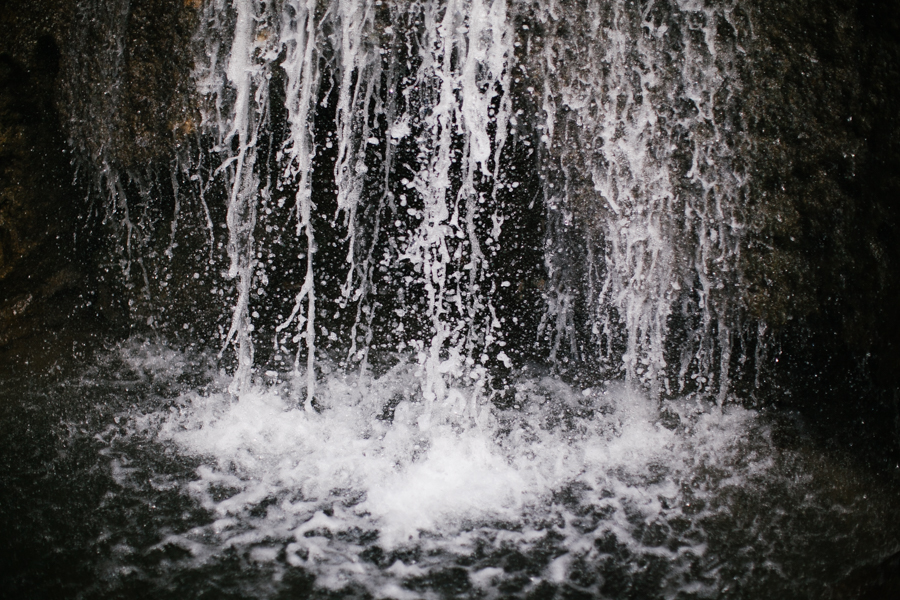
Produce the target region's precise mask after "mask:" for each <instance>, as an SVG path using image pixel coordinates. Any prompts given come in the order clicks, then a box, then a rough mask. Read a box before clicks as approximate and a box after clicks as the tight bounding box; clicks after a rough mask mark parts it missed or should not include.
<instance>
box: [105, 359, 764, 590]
mask: <svg viewBox="0 0 900 600" xmlns="http://www.w3.org/2000/svg"><path fill="white" fill-rule="evenodd" d="M136 360H139V358H137V357H136ZM418 368H419V369H423V368H424V366H419V367H418ZM414 369H415V367H413V368H410V367H397V368H395V369H394V370H392V371H391V372H389V373H388V374H386V375H384V376H382V377H380V378H372V377H370V376H360V375H353V376H349V375H333V376H330V377H328V378H324V379H323V380H322V381H320V385H319V395H318V396H317V398H318V410H317V411H314V412H312V413H310V412H307V411H305V410H304V409H303V406H302V404H303V402H302V394H303V388H304V385H305V381H304V378H303V377H302V376H300V377H299V378H297V379H296V380H294V379H292V375H291V373H290V372H288V373H284V374H275V373H271V374H269V375H268V376H267V378H268V383H266V382H263V381H260V382H257V383H256V384H254V385H252V386H250V387H249V388H248V389H247V390H245V392H244V393H243V394H241V396H240V397H239V398H237V399H235V398H234V397H233V396H232V395H231V394H230V393H228V392H227V386H228V384H229V380H228V378H224V379H222V380H221V381H220V382H219V383H216V382H213V383H211V384H210V385H208V386H206V389H205V391H202V392H197V391H191V392H188V393H186V394H184V395H182V396H181V397H180V398H177V399H176V400H175V401H174V402H173V403H171V405H170V408H168V409H167V410H163V411H158V412H157V411H152V412H150V413H148V414H145V415H136V414H131V415H128V416H123V417H124V419H125V420H124V421H122V422H121V423H122V424H125V426H124V429H123V426H122V424H120V425H117V426H114V427H111V428H110V429H109V430H108V431H107V432H106V433H104V434H102V435H101V439H103V440H104V441H105V442H106V443H108V444H109V447H110V456H114V457H120V458H117V459H115V460H114V464H119V465H121V467H120V468H119V469H117V472H118V473H119V475H118V476H117V480H118V483H119V485H121V486H123V488H125V489H129V488H131V487H133V486H135V485H138V486H139V485H141V481H142V480H143V478H144V477H142V476H140V475H137V474H136V473H134V472H133V471H130V470H129V469H127V468H122V467H124V465H125V464H127V463H128V460H127V457H128V455H129V454H130V453H132V452H133V450H131V449H130V448H131V445H133V444H134V443H135V442H137V443H138V445H139V446H140V445H141V444H145V443H150V444H152V445H157V446H159V447H160V451H163V450H162V449H163V448H166V447H173V448H174V449H176V451H177V452H178V454H180V455H182V456H194V457H197V458H199V459H200V460H201V462H200V465H199V466H198V468H197V469H196V470H195V471H194V473H193V475H192V476H191V477H188V478H187V479H182V480H180V481H179V480H174V481H171V482H170V483H168V484H164V485H163V487H165V488H167V489H171V488H173V486H174V489H175V490H176V491H177V492H178V493H181V494H185V495H188V496H190V497H191V498H193V499H194V500H195V501H196V502H197V503H198V504H199V506H201V507H202V508H203V509H205V510H206V511H208V514H209V517H208V518H207V519H206V520H205V523H204V524H201V525H197V526H196V527H193V528H189V529H185V528H184V527H175V528H174V531H172V530H169V532H168V533H166V531H167V529H165V528H164V529H163V530H161V532H160V537H159V541H158V543H157V544H156V545H155V546H154V547H155V548H157V549H158V550H159V551H160V552H164V553H165V554H166V555H172V556H182V557H183V558H182V559H181V560H180V561H179V562H178V563H177V564H172V565H171V567H172V569H174V571H173V572H174V573H177V572H179V571H183V570H185V569H187V570H190V569H197V568H202V565H204V564H208V563H214V562H215V561H216V560H217V559H218V557H221V556H222V555H223V553H228V552H237V553H238V554H239V555H241V556H247V557H249V560H250V563H251V564H253V565H256V566H255V567H254V568H258V569H262V570H263V572H271V574H272V577H273V579H272V581H273V582H274V585H275V588H274V589H277V588H278V583H277V582H278V581H280V578H281V577H283V576H284V575H285V574H286V573H288V572H289V571H290V570H291V569H295V570H297V569H299V570H301V572H308V573H311V574H312V575H313V576H314V577H315V585H316V588H317V589H320V590H333V591H341V592H342V593H355V592H353V590H360V589H362V590H366V591H367V592H368V593H370V594H372V595H374V596H375V597H390V598H403V597H410V598H412V597H423V596H422V594H424V595H425V596H428V597H431V596H434V597H443V596H445V595H446V594H447V593H448V591H447V589H441V584H440V583H435V582H437V581H438V580H439V579H440V578H441V577H442V575H441V574H442V573H446V572H447V571H448V570H450V571H453V569H457V570H459V571H460V573H461V574H459V575H458V578H460V582H461V583H459V585H463V586H464V587H466V588H467V589H469V590H470V591H471V592H472V593H475V591H476V590H478V592H477V593H483V594H487V595H488V596H489V597H493V596H496V595H498V594H499V593H500V592H501V591H502V590H503V589H504V588H507V589H517V590H519V591H521V592H522V593H526V592H529V591H530V590H535V589H538V588H539V587H540V585H542V582H544V583H543V585H550V584H552V585H562V584H564V583H566V582H573V581H574V582H577V581H579V577H581V576H580V575H579V573H581V572H582V571H585V570H586V571H585V572H588V573H594V574H597V573H602V574H603V575H602V576H601V577H595V576H591V577H588V578H587V579H585V582H584V583H583V587H584V590H582V591H583V592H586V593H590V592H591V591H593V593H595V594H596V593H600V587H599V586H603V585H609V584H610V583H609V582H610V581H613V580H615V579H616V578H624V580H629V579H630V578H632V577H636V578H637V580H641V579H642V578H643V577H644V575H642V574H641V573H640V569H638V571H635V572H631V570H632V567H636V565H639V564H641V563H642V562H643V561H647V560H655V561H659V563H660V569H659V572H657V573H656V574H655V575H654V576H653V577H652V578H651V579H653V580H654V582H655V583H654V585H655V586H656V590H657V591H658V592H659V593H660V594H661V595H660V597H676V596H677V595H678V593H679V592H684V591H690V592H692V593H696V594H700V595H703V594H707V595H709V594H714V592H715V590H717V589H720V588H721V585H722V581H720V578H719V576H718V575H717V574H716V572H717V569H718V566H716V560H715V559H714V558H712V557H708V556H707V546H708V544H709V539H708V536H709V532H708V531H706V529H705V527H707V525H706V523H707V522H711V521H715V519H716V518H718V517H719V516H720V515H722V514H727V513H728V512H729V511H730V510H731V509H730V506H729V505H730V502H731V500H730V499H729V495H730V494H732V493H733V490H738V489H746V488H752V487H753V486H754V485H759V484H762V483H763V482H766V481H767V480H770V479H771V478H772V473H771V471H772V469H773V468H774V462H773V457H772V456H771V455H770V453H768V452H767V451H766V448H768V447H769V445H770V444H771V432H770V430H769V428H768V427H767V426H765V425H763V424H762V423H761V422H760V421H759V418H758V416H757V415H756V414H755V413H753V412H752V411H747V410H744V409H740V408H737V407H733V408H729V409H725V410H723V409H720V408H718V407H716V406H715V405H714V404H711V403H708V402H701V401H698V400H690V401H678V402H671V403H669V404H668V405H667V406H666V407H665V408H664V409H662V410H661V409H660V408H659V407H658V405H657V403H656V402H655V401H653V400H651V399H649V398H648V397H647V396H646V395H643V394H638V393H635V392H634V391H629V390H628V389H626V388H624V387H619V386H609V387H607V386H600V387H597V388H587V389H579V388H573V387H570V386H568V385H566V384H564V383H562V382H560V381H559V380H558V379H554V378H523V379H521V380H520V381H518V383H517V391H516V397H515V402H516V405H515V406H514V407H510V409H507V410H501V409H497V408H495V407H493V406H492V405H491V404H490V403H485V402H483V399H480V398H479V397H478V391H477V390H475V389H473V388H471V387H468V388H458V387H456V388H452V389H450V390H449V391H448V393H447V394H446V396H445V398H444V400H443V401H442V402H441V403H440V404H439V406H437V407H435V406H431V405H430V404H429V403H427V402H425V401H424V400H425V398H424V393H425V392H424V389H425V383H424V380H423V378H422V377H421V371H420V372H419V373H416V372H415V371H414ZM282 378H283V379H282ZM426 422H427V424H428V426H427V427H426V426H423V424H425V423H426ZM123 433H124V434H125V435H124V436H123ZM141 440H144V441H141ZM164 452H165V451H164ZM136 477H137V479H136ZM776 479H777V478H776ZM151 480H153V481H164V480H166V478H165V476H164V475H163V474H156V475H154V476H153V477H151ZM510 553H513V554H515V555H519V556H522V557H523V558H522V559H521V560H522V561H524V562H525V564H523V565H519V566H516V565H515V563H512V562H509V563H508V562H507V559H506V558H504V557H505V556H508V555H509V554H510ZM613 556H620V557H630V558H628V559H627V560H622V561H617V562H618V566H613V565H612V564H610V563H609V559H610V558H611V557H613ZM525 557H527V558H525ZM629 565H631V566H629ZM663 565H664V566H663ZM520 569H524V570H525V571H526V572H528V573H530V574H531V576H530V577H526V580H525V582H523V581H520V579H521V572H520ZM430 579H435V582H431V583H428V582H429V581H430ZM604 580H605V581H604ZM434 585H436V586H437V588H432V586H434ZM423 586H424V587H423ZM271 593H273V591H272V590H271V589H268V588H267V587H265V586H262V587H260V586H257V588H256V590H255V592H254V594H259V595H260V596H265V595H267V594H271ZM655 594H656V592H655ZM653 597H656V595H654V596H653Z"/></svg>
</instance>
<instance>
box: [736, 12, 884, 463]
mask: <svg viewBox="0 0 900 600" xmlns="http://www.w3.org/2000/svg"><path fill="white" fill-rule="evenodd" d="M755 10H756V17H755V23H756V27H755V34H756V42H755V45H754V48H753V53H752V56H751V60H750V61H749V63H750V65H751V68H750V72H749V73H746V74H745V77H746V79H747V81H748V82H749V84H750V86H751V87H750V90H749V91H750V93H749V95H748V111H749V112H750V113H751V115H750V118H749V122H750V123H751V127H752V133H753V136H754V139H755V150H754V152H755V156H754V157H753V162H754V164H755V167H756V171H755V173H754V184H753V186H752V190H753V192H752V194H753V196H752V199H753V205H752V206H751V210H750V215H751V217H752V221H751V236H750V243H749V244H748V247H747V248H746V250H745V254H744V257H745V271H746V276H747V279H748V284H749V285H748V287H747V290H746V298H747V304H748V306H749V308H750V310H751V314H753V315H758V316H759V317H761V318H763V319H764V320H765V321H766V322H767V323H768V324H769V336H768V340H769V348H768V350H769V353H770V354H769V359H768V364H767V366H768V369H769V372H768V375H767V376H768V378H769V384H770V386H771V388H772V389H771V391H772V395H773V396H774V397H776V398H777V399H778V402H779V403H780V404H782V405H783V406H788V407H791V408H798V409H800V410H802V411H803V412H804V413H805V414H806V415H808V416H811V417H813V418H814V419H815V420H816V421H817V422H819V423H821V424H822V425H823V426H824V427H825V428H826V429H827V430H829V431H839V432H841V433H839V434H838V435H837V436H836V437H838V438H843V439H842V440H841V441H842V442H852V441H853V440H857V445H860V444H859V442H860V441H862V442H863V445H866V444H865V440H866V439H869V440H871V444H872V446H873V447H872V448H870V450H873V451H875V453H877V454H880V455H881V456H882V462H883V463H884V464H885V465H887V464H889V463H891V462H894V461H895V458H896V455H897V452H898V450H900V445H898V443H897V432H898V423H900V413H898V406H897V401H898V399H897V389H898V385H900V309H898V298H900V104H898V102H897V98H898V97H900V5H898V4H897V3H883V2H872V1H870V0H856V1H854V0H842V1H831V2H818V1H811V0H810V1H794V2H760V3H758V6H757V7H756V8H755ZM776 359H778V362H777V363H776V362H775V360H776ZM892 457H893V458H892Z"/></svg>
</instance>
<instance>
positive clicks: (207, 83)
mask: <svg viewBox="0 0 900 600" xmlns="http://www.w3.org/2000/svg"><path fill="white" fill-rule="evenodd" d="M701 4H702V3H696V2H681V3H679V2H670V3H663V2H657V3H650V4H647V5H646V6H638V5H636V4H631V3H621V4H619V3H590V4H588V5H586V6H583V7H573V6H567V5H565V3H556V2H548V3H534V4H522V5H515V6H507V5H506V4H505V3H503V2H493V3H487V2H446V3H443V2H399V3H389V4H385V3H378V2H326V3H314V2H306V3H297V2H283V3H253V2H234V3H227V2H210V3H207V4H206V6H205V8H204V9H203V13H202V16H201V25H200V28H199V30H198V32H197V34H196V40H197V44H196V45H197V47H198V48H200V51H199V52H198V55H197V56H196V57H195V65H196V66H195V69H196V71H195V79H196V82H197V89H198V91H199V92H200V93H201V95H202V99H201V106H202V110H201V113H202V122H201V124H200V127H199V128H200V131H201V132H202V139H204V140H206V143H207V145H208V148H209V149H208V150H207V151H206V152H205V154H206V155H208V156H211V157H212V159H213V162H214V163H215V164H216V167H215V170H214V172H213V175H212V178H216V177H218V178H221V182H222V185H223V186H224V188H225V189H226V190H227V191H226V192H225V194H226V195H227V215H226V217H225V223H226V225H227V228H228V240H227V245H226V246H227V255H228V261H229V268H228V278H229V279H231V280H233V281H234V290H235V291H234V296H235V299H234V302H233V306H232V308H231V310H232V317H231V320H230V326H229V327H228V328H227V332H226V333H225V334H224V340H223V343H224V346H225V347H227V346H229V344H232V343H233V344H234V346H235V347H236V354H237V370H236V375H235V389H236V390H237V389H240V388H241V387H242V386H245V385H246V384H247V383H248V382H249V379H250V376H251V373H252V371H253V369H254V365H255V363H254V348H255V347H256V346H258V345H259V344H267V345H268V344H269V343H271V341H270V340H262V339H259V338H260V335H259V334H254V330H256V329H257V326H256V323H255V321H256V320H257V318H256V317H254V316H253V315H254V314H258V312H259V311H257V310H254V309H253V308H252V307H251V304H252V302H251V297H252V296H254V295H259V294H267V293H268V295H269V296H270V297H275V298H276V301H278V300H277V299H278V298H279V297H280V296H279V294H278V293H277V292H278V290H266V288H267V285H268V280H269V279H270V278H271V275H270V273H269V271H267V266H266V263H264V262H263V261H262V260H261V257H262V256H263V255H265V254H271V253H273V252H275V251H276V250H277V251H278V252H283V251H282V250H278V249H277V248H275V247H274V246H275V245H276V244H277V245H280V246H284V245H285V243H286V242H285V241H284V240H283V239H282V238H283V237H284V236H287V235H288V233H287V231H284V232H282V233H281V234H280V236H274V237H273V236H262V237H267V239H261V236H260V230H261V229H263V228H265V230H266V231H269V232H270V231H272V229H273V225H274V228H275V229H276V230H277V229H278V228H279V227H281V228H286V227H287V225H288V224H287V221H288V220H289V221H291V222H292V223H293V229H294V236H295V239H294V240H292V241H290V242H287V244H288V246H290V247H291V248H292V249H298V253H297V256H298V257H300V256H301V255H302V257H301V258H299V260H300V261H301V262H302V264H303V268H300V269H296V268H292V269H291V272H292V273H294V274H295V275H293V277H294V278H296V276H297V275H302V278H301V280H299V281H293V280H292V279H290V278H286V277H285V276H284V274H281V275H280V276H279V277H278V279H279V281H280V282H281V285H282V286H283V287H294V288H296V289H298V290H299V291H298V292H297V293H296V294H295V295H294V296H293V298H292V306H290V307H280V308H275V307H272V306H268V307H267V308H268V309H270V310H275V312H277V313H278V314H279V315H280V317H278V320H279V323H278V324H277V326H275V330H274V335H273V336H272V337H273V338H274V340H272V341H274V349H275V351H276V352H293V353H294V354H295V356H296V368H297V369H299V368H300V366H301V362H303V365H304V367H303V370H304V371H305V373H306V378H307V398H306V406H307V409H311V407H312V400H313V398H314V395H315V372H316V355H317V348H319V349H322V348H325V347H327V348H337V347H338V346H342V347H341V348H340V352H344V353H346V356H347V357H348V360H349V361H350V362H355V363H358V364H359V365H360V367H361V368H362V369H363V370H365V369H366V367H367V365H368V362H369V356H370V353H371V351H372V348H373V343H376V345H377V344H378V342H379V341H380V343H381V347H382V348H383V347H384V346H385V345H387V344H393V345H394V348H393V350H395V351H396V352H399V353H401V354H402V353H404V352H407V353H411V355H412V357H413V359H414V360H415V361H416V362H417V363H418V364H420V365H421V367H422V370H423V374H424V388H423V394H424V397H425V398H427V399H428V400H429V401H434V400H435V399H437V398H440V397H442V396H443V395H445V393H446V385H448V383H449V382H451V381H452V380H455V379H462V380H466V379H467V378H469V377H471V378H472V380H474V381H476V382H478V381H481V382H482V385H484V384H485V383H486V382H487V375H486V372H487V371H488V370H490V369H491V368H492V366H494V365H501V364H502V365H503V366H504V367H507V368H508V367H510V366H511V363H512V362H514V360H515V358H516V356H518V355H520V354H521V352H520V351H519V350H518V349H514V348H509V349H507V348H506V341H505V332H506V331H507V330H508V329H509V328H510V327H511V326H515V327H519V328H521V327H529V324H528V323H519V319H518V318H517V319H516V321H515V324H513V322H512V317H513V316H514V315H515V313H516V311H517V308H516V307H514V306H512V304H514V302H507V303H506V305H505V306H498V304H497V300H496V299H497V298H498V297H502V296H503V294H504V290H503V289H502V288H505V287H511V286H516V288H517V289H519V290H521V289H522V288H524V287H526V286H530V287H539V288H540V290H541V292H540V293H541V295H542V296H543V301H544V303H545V308H544V312H543V317H542V319H541V323H540V327H539V328H538V330H537V331H535V332H534V338H533V339H534V340H535V342H538V343H540V344H543V345H544V346H545V348H546V349H545V354H544V360H548V361H549V363H550V364H552V365H556V367H557V368H562V370H563V371H565V370H566V365H570V364H573V363H578V364H584V365H590V368H592V369H594V370H595V371H597V372H604V373H606V374H607V376H613V377H614V376H616V375H617V374H620V373H621V374H623V375H624V376H625V378H626V380H627V381H630V382H633V383H635V384H638V383H640V384H641V385H643V386H645V387H646V388H647V389H649V390H650V393H651V394H652V395H654V396H659V395H660V394H661V393H665V394H666V395H672V394H674V393H685V392H686V391H699V392H703V391H705V390H712V389H714V386H715V385H716V384H717V388H716V391H717V394H718V398H719V401H720V402H721V401H724V399H725V397H726V395H727V393H728V391H729V385H730V378H729V373H730V369H731V368H732V364H733V363H734V360H735V357H734V356H732V349H733V347H734V341H733V338H734V336H735V335H737V334H738V333H739V331H740V329H741V315H740V314H739V312H740V311H739V309H738V302H737V298H736V294H737V290H738V289H739V285H740V272H739V263H738V258H739V249H740V240H741V236H740V233H741V229H742V213H741V210H742V209H741V206H742V199H743V195H744V193H745V189H746V185H747V175H746V172H747V165H746V164H745V160H744V159H742V158H741V154H740V151H741V150H742V149H743V148H744V147H745V146H746V145H747V141H746V139H745V135H744V127H743V124H742V113H741V105H740V101H739V94H740V90H741V83H740V77H739V68H738V67H739V65H740V61H741V60H742V53H743V49H742V47H741V43H742V42H741V41H742V39H743V38H744V37H746V36H747V35H748V31H747V30H748V28H749V26H748V24H747V23H746V19H745V18H744V17H743V13H741V12H740V11H739V10H737V9H735V8H734V7H733V6H731V5H729V4H725V5H721V6H717V7H715V8H709V7H705V6H702V5H701ZM275 86H277V87H279V88H280V89H276V90H273V87H275ZM278 131H283V134H279V133H278ZM273 146H274V150H273ZM326 157H327V159H328V160H330V161H331V162H332V163H333V164H331V165H327V164H326V162H325V159H326ZM317 161H318V162H317ZM104 164H105V163H104ZM329 167H330V168H329ZM325 169H328V170H329V171H330V172H331V174H330V175H328V177H330V178H331V183H330V185H331V186H332V187H333V194H334V196H333V199H326V200H317V199H316V195H317V194H320V195H321V194H323V193H324V192H322V191H320V190H318V191H317V190H315V189H313V184H312V180H313V177H314V172H317V171H318V172H322V171H323V170H325ZM533 169H538V173H540V177H539V180H538V181H537V182H533V181H531V182H529V181H525V179H526V173H523V171H527V170H533ZM112 181H116V179H115V178H113V179H112ZM520 185H521V186H522V190H524V189H525V188H526V187H528V188H529V190H528V191H529V193H530V194H531V197H530V198H527V199H525V198H523V196H522V194H519V195H518V196H516V195H514V191H515V190H516V188H518V187H519V186H520ZM520 191H521V190H520ZM511 192H512V193H511ZM112 196H113V197H114V198H116V200H114V201H113V202H112V205H113V206H123V207H126V208H127V206H128V202H127V201H125V200H124V199H123V196H124V191H123V190H121V189H118V188H116V189H113V190H112ZM326 203H328V204H329V206H330V204H331V203H334V204H335V205H334V206H333V207H329V208H326V207H325V206H324V205H325V204H326ZM524 203H527V205H528V209H527V210H528V211H537V210H541V209H543V210H544V211H545V221H544V224H543V225H541V226H540V228H541V229H542V230H543V231H544V233H543V236H544V242H543V253H544V269H545V274H544V275H538V276H537V277H535V276H529V275H528V274H525V273H522V272H519V273H513V276H514V279H517V280H513V281H510V279H506V278H504V275H506V273H503V272H502V269H503V266H502V264H503V262H504V261H505V260H508V256H509V255H511V254H515V253H517V252H521V251H530V252H532V253H535V254H537V253H540V252H541V248H539V247H531V248H529V247H527V246H522V245H521V244H519V245H518V246H517V245H515V243H514V242H512V243H510V244H509V246H508V247H506V246H504V245H502V244H500V240H501V238H502V237H504V224H507V222H508V221H511V220H512V221H514V220H515V219H514V217H513V216H512V215H513V213H515V212H516V211H519V212H521V211H523V210H525V209H524V208H523V206H522V204H524ZM273 205H277V207H278V208H284V207H285V206H287V207H288V209H287V212H285V211H284V210H275V211H274V212H273V210H272V209H271V206H273ZM263 207H266V208H263ZM261 210H263V211H264V212H263V213H261ZM207 214H208V209H207ZM177 219H178V216H177V214H176V217H175V220H176V221H177ZM123 222H124V223H125V226H126V229H129V230H130V228H131V227H132V225H131V224H130V222H129V220H128V215H127V213H126V214H125V217H124V219H123ZM507 226H509V225H508V224H507ZM173 227H174V225H173ZM173 232H174V229H173ZM173 235H174V233H173ZM125 237H126V239H130V233H128V232H126V234H125ZM506 239H509V236H507V237H506ZM335 240H339V242H338V241H335ZM211 243H212V242H211ZM322 243H327V244H330V245H332V246H335V245H339V246H340V248H342V250H340V252H342V253H343V254H344V255H345V262H343V263H340V262H339V261H335V260H333V259H330V258H329V259H328V260H324V259H317V257H316V253H317V251H318V249H319V247H320V244H322ZM295 247H296V248H295ZM269 262H271V261H269ZM289 262H290V261H289V260H288V259H286V258H285V257H282V258H281V260H280V264H282V265H284V264H289ZM321 273H327V274H328V276H329V277H333V276H334V274H335V273H342V274H343V275H341V277H344V282H343V284H342V285H340V286H339V287H338V286H334V285H331V286H325V287H328V289H327V290H326V289H322V288H323V285H322V276H321ZM515 276H517V277H515ZM535 280H538V281H535ZM148 286H149V284H148ZM386 289H388V290H390V291H391V293H392V294H395V295H396V298H394V299H393V300H392V301H390V302H388V301H384V300H382V299H381V298H380V297H379V296H381V297H383V296H384V295H385V293H386V292H385V290H386ZM508 291H509V290H506V292H508ZM273 292H274V293H273ZM329 294H330V295H329ZM507 296H509V294H508V293H507ZM332 309H334V311H332ZM326 311H327V314H330V313H331V312H335V314H338V315H339V314H340V312H341V311H343V312H345V313H347V312H349V313H350V316H349V320H348V317H344V320H343V321H341V323H347V324H346V325H345V326H344V328H343V329H341V330H340V335H339V336H338V337H340V338H341V341H340V343H337V344H336V343H334V342H335V341H336V340H334V339H333V338H334V337H335V336H334V335H330V334H334V333H335V331H334V329H335V328H338V327H337V325H336V324H334V323H332V324H330V326H331V330H329V324H322V325H318V326H317V318H321V314H326ZM320 313H321V314H320ZM285 315H286V316H285ZM413 316H414V318H413ZM323 327H324V329H323ZM338 329H340V328H338ZM376 330H378V332H376ZM673 330H677V332H678V334H679V335H678V342H677V343H672V342H670V337H671V335H672V332H673ZM323 331H328V332H329V334H326V335H325V339H324V340H322V339H320V338H322V336H323ZM291 332H294V333H291ZM376 336H377V337H382V338H385V339H383V340H377V339H376ZM329 337H330V338H332V339H330V340H329V339H328V338H329ZM385 340H388V341H387V342H386V341H385ZM541 340H543V341H541ZM323 344H324V346H323ZM291 348H293V350H291ZM223 351H224V350H223ZM510 355H512V358H511V357H510ZM301 359H302V360H301Z"/></svg>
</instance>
